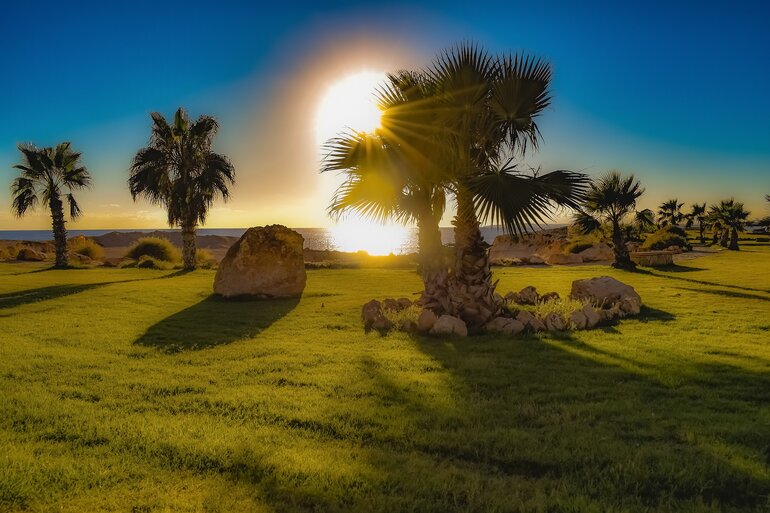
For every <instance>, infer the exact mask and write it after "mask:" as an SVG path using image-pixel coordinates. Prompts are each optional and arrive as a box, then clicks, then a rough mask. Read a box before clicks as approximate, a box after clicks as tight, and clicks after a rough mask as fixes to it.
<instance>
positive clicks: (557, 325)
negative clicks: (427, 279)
mask: <svg viewBox="0 0 770 513" xmlns="http://www.w3.org/2000/svg"><path fill="white" fill-rule="evenodd" d="M570 298H571V299H573V300H577V301H580V302H582V303H583V306H582V307H580V308H577V309H576V310H574V311H572V312H570V313H569V314H567V315H562V314H561V313H559V312H558V311H551V312H548V313H546V314H545V315H543V316H542V317H538V316H536V315H535V313H533V312H531V311H529V310H526V309H517V308H516V307H513V306H509V307H508V308H505V309H504V312H503V313H502V314H501V315H497V316H495V317H493V318H492V319H490V320H489V321H487V322H486V323H485V324H484V325H483V326H482V328H481V330H480V332H482V333H494V334H499V335H506V336H515V335H518V334H520V333H525V332H527V333H537V332H541V331H551V332H558V331H566V330H584V329H591V328H594V327H596V326H597V325H599V324H602V323H609V322H613V321H615V320H617V319H621V318H624V317H627V316H630V315H638V314H639V312H640V311H641V306H642V300H641V297H639V294H637V293H636V291H635V290H634V289H633V287H631V286H629V285H626V284H625V283H622V282H620V281H618V280H616V279H614V278H610V277H609V276H601V277H598V278H589V279H585V280H576V281H574V282H573V283H572V291H571V294H570ZM505 300H506V302H507V303H508V304H509V305H515V304H519V305H527V306H529V305H543V304H547V302H549V301H554V302H556V301H559V295H558V294H557V293H555V292H549V293H546V294H543V295H540V294H539V293H538V292H537V289H535V287H532V286H529V287H525V288H524V289H522V290H521V291H519V292H512V293H509V294H507V295H506V296H505ZM418 304H419V303H418V302H414V303H413V302H411V301H410V300H409V299H406V298H401V299H385V300H383V301H382V302H380V301H377V300H372V301H370V302H369V303H366V304H365V305H364V306H363V309H362V314H361V315H362V319H363V322H364V329H365V330H366V331H370V330H377V331H379V332H380V333H386V332H388V331H390V330H391V329H398V330H399V331H406V332H414V333H420V334H424V335H436V336H459V337H465V336H467V335H468V333H469V330H468V326H467V325H466V323H465V322H464V321H463V320H462V319H460V318H458V317H455V316H451V315H440V316H439V315H437V314H436V313H435V312H434V311H433V310H432V309H430V308H422V309H421V310H420V313H419V314H418V315H417V319H416V320H407V319H406V318H402V319H400V320H399V321H398V322H397V323H396V324H395V325H394V322H393V321H391V320H389V319H388V313H389V312H394V313H395V312H401V311H403V310H405V309H407V308H411V307H414V306H418ZM476 332H479V330H478V329H474V330H473V333H476Z"/></svg>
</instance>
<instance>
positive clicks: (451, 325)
mask: <svg viewBox="0 0 770 513" xmlns="http://www.w3.org/2000/svg"><path fill="white" fill-rule="evenodd" d="M430 333H431V335H457V336H459V337H467V336H468V327H467V326H466V325H465V323H464V322H463V321H462V320H461V319H458V318H457V317H452V316H451V315H442V316H441V317H439V318H438V320H437V321H436V323H435V324H434V325H433V327H432V328H431V329H430Z"/></svg>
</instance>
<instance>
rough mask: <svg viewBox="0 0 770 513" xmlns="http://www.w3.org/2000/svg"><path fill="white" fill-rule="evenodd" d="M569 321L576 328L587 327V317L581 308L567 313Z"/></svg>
mask: <svg viewBox="0 0 770 513" xmlns="http://www.w3.org/2000/svg"><path fill="white" fill-rule="evenodd" d="M569 322H570V324H571V325H572V327H573V328H575V329H576V330H584V329H586V328H587V327H588V319H587V318H586V314H584V313H583V310H575V311H574V312H572V313H571V314H569Z"/></svg>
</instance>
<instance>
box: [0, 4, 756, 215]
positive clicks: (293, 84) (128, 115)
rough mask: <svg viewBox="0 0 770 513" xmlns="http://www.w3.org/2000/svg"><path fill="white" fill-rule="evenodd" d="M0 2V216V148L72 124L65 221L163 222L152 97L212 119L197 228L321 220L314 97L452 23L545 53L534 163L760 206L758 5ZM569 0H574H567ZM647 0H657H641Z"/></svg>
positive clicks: (438, 35)
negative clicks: (210, 191)
mask: <svg viewBox="0 0 770 513" xmlns="http://www.w3.org/2000/svg"><path fill="white" fill-rule="evenodd" d="M369 4H370V3H364V2H319V1H315V2H308V3H307V4H303V3H302V2H270V3H269V4H263V3H261V2H231V1H226V0H221V1H217V2H195V1H190V0H188V1H131V2H129V1H123V2H104V1H99V2H91V1H78V2H40V1H29V2H21V1H11V2H4V3H3V5H2V7H0V9H1V10H0V229H16V228H19V229H34V228H48V226H49V220H48V218H47V216H46V215H45V212H41V213H40V214H39V215H36V216H30V217H29V218H26V219H23V220H17V219H15V218H14V217H13V216H12V214H11V212H10V194H9V192H8V185H9V184H10V182H11V180H12V178H13V176H14V174H15V173H14V170H12V169H11V166H12V165H13V164H14V163H16V162H17V161H18V151H17V150H16V145H17V144H18V143H20V142H24V141H31V142H35V143H36V144H38V145H53V144H55V143H57V142H59V141H62V140H70V141H72V143H73V145H74V147H75V148H76V149H78V150H80V151H82V152H83V155H84V161H85V163H86V165H87V166H88V168H89V170H90V171H91V173H92V175H93V177H94V187H93V189H91V190H89V191H84V192H81V193H80V195H79V197H80V199H81V205H82V207H83V210H84V212H85V215H84V217H83V218H82V219H81V220H79V221H78V222H77V223H76V224H70V226H71V227H77V228H81V229H86V228H148V227H162V226H164V224H165V222H164V221H165V216H164V214H163V212H162V211H160V210H159V209H158V208H156V207H153V206H150V205H148V204H147V203H145V202H141V201H140V202H137V203H134V202H133V201H132V200H131V197H130V195H129V193H128V191H127V187H126V178H127V173H128V171H127V169H128V166H129V163H130V160H131V158H132V156H133V155H134V153H135V152H136V150H137V149H138V148H140V147H141V146H143V145H145V144H146V142H147V139H148V136H149V126H150V122H149V113H150V112H151V111H160V112H162V113H164V114H166V115H167V116H171V115H172V114H173V112H174V110H175V109H176V108H177V107H179V106H184V107H185V108H187V110H188V111H189V112H190V114H191V115H192V116H198V115H200V114H204V113H205V114H211V115H214V116H216V117H217V118H218V119H219V121H220V123H221V130H220V133H219V136H218V138H217V142H216V145H215V148H216V150H217V151H219V152H222V153H225V154H226V155H228V156H229V157H230V158H231V159H232V160H233V162H234V164H235V167H236V171H237V177H238V184H237V186H236V187H235V189H234V190H233V198H232V200H231V201H230V202H229V203H227V204H223V203H221V202H220V203H218V204H217V205H216V206H215V207H214V209H213V210H212V212H211V215H210V218H209V222H208V227H244V226H256V225H264V224H270V223H282V224H286V225H289V226H294V227H310V226H326V225H329V224H331V223H332V221H331V220H330V219H329V218H328V217H327V216H326V213H325V209H326V206H327V204H328V201H329V199H330V194H331V191H332V190H333V189H334V186H335V184H336V183H337V181H338V178H337V177H334V176H319V173H318V167H319V166H318V163H319V158H320V149H319V146H318V143H319V141H318V137H317V134H316V114H317V111H318V106H319V105H320V104H321V101H322V99H323V98H324V96H325V94H326V93H327V92H328V90H329V88H330V87H332V85H333V84H334V83H335V82H337V81H339V80H341V79H343V78H345V77H347V76H350V75H353V74H356V73H360V72H362V71H375V72H382V71H389V70H396V69H399V68H408V67H413V66H419V65H423V64H427V63H428V62H429V61H430V59H431V58H432V57H433V55H434V54H435V53H436V52H437V51H439V50H441V49H442V48H445V47H447V46H451V45H452V44H454V43H456V42H459V41H462V40H472V41H475V42H478V43H481V44H483V45H484V46H486V47H487V48H488V49H489V50H492V51H499V50H507V49H525V50H528V51H530V52H533V53H535V54H537V55H540V56H542V57H544V58H546V59H547V60H548V61H550V62H551V63H552V65H553V67H554V73H555V77H554V82H553V88H552V90H553V96H554V100H553V104H552V107H551V108H550V109H549V110H548V111H546V112H545V113H544V115H543V116H542V117H541V119H540V120H539V125H540V128H541V131H542V133H543V138H544V141H543V144H542V147H541V151H540V152H539V153H537V154H533V155H529V156H528V158H527V163H528V164H530V165H539V164H542V165H543V168H544V169H546V170H548V169H556V168H566V169H573V170H584V171H586V172H588V173H589V174H592V175H598V174H600V173H601V172H603V171H606V170H608V169H613V168H615V169H620V170H622V171H624V172H634V173H636V174H637V176H638V177H639V178H640V179H641V181H642V182H643V184H644V185H645V186H646V188H647V193H646V194H645V196H644V197H643V201H642V205H641V206H642V207H646V206H649V207H654V206H656V205H657V204H658V203H660V202H661V201H662V200H665V199H668V198H669V197H675V196H676V197H678V198H679V199H680V200H682V201H686V202H687V203H688V204H689V203H691V202H694V201H709V202H713V201H717V200H719V199H721V198H726V197H730V196H735V197H736V198H737V199H739V200H741V201H744V202H745V203H746V205H747V207H748V208H749V209H750V210H752V211H753V213H754V214H756V216H757V217H758V216H760V215H768V214H770V211H768V210H770V209H768V207H767V206H766V202H764V200H763V197H764V194H768V193H770V94H769V93H768V92H769V91H770V66H768V55H770V36H768V35H767V27H766V23H767V20H768V19H770V7H768V6H767V4H766V3H765V2H756V3H748V2H741V1H731V2H721V3H719V2H701V3H699V5H695V4H694V3H693V2H681V3H679V2H675V1H668V2H661V3H656V2H643V3H639V5H636V6H631V5H626V4H631V2H606V3H601V4H600V3H593V4H591V3H579V2H515V1H508V2H499V3H498V2H463V3H459V2H458V3H453V2H447V1H435V2H429V1H426V2H420V3H419V5H418V4H416V3H414V4H408V3H388V2H376V3H371V5H369ZM573 4H581V5H580V6H577V5H573ZM656 4H657V5H656Z"/></svg>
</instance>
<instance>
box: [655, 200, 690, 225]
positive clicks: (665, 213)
mask: <svg viewBox="0 0 770 513" xmlns="http://www.w3.org/2000/svg"><path fill="white" fill-rule="evenodd" d="M683 206H684V203H679V200H677V199H676V198H674V199H671V200H668V201H665V202H663V204H661V205H660V207H658V224H660V226H669V225H670V226H677V225H678V224H679V223H681V222H682V220H683V219H684V214H682V207H683Z"/></svg>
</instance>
